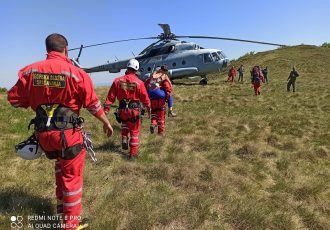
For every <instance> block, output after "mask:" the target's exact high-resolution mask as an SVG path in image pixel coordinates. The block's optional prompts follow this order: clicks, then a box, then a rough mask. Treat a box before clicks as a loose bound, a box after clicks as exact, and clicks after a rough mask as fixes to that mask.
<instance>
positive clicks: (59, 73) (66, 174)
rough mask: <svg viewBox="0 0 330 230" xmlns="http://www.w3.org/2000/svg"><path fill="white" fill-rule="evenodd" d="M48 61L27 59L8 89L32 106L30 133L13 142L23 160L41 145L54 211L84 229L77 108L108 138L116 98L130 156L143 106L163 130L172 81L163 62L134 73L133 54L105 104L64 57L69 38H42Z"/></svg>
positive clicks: (15, 101)
mask: <svg viewBox="0 0 330 230" xmlns="http://www.w3.org/2000/svg"><path fill="white" fill-rule="evenodd" d="M45 43H46V50H47V58H46V60H43V61H39V62H36V63H33V64H30V65H28V66H26V67H24V68H23V69H21V70H20V71H19V73H18V75H19V79H18V81H17V83H16V84H15V85H14V86H13V87H12V88H11V89H10V90H9V91H8V101H9V102H10V104H11V105H12V106H14V107H23V108H28V107H31V108H32V110H33V111H35V118H34V119H32V120H31V122H30V124H29V127H30V126H31V125H34V133H33V135H32V136H31V137H30V138H29V139H28V140H27V141H25V142H22V143H20V144H19V145H17V146H16V150H17V153H18V154H19V155H20V156H21V157H22V158H24V159H36V158H37V157H39V156H40V155H38V154H37V153H39V152H40V151H39V150H40V148H41V149H42V150H43V152H44V153H45V155H46V157H47V158H49V159H54V160H55V178H56V180H55V182H56V189H55V195H56V198H57V213H58V214H59V215H60V216H62V217H63V218H62V220H63V223H62V228H63V229H70V230H71V229H72V230H73V229H75V230H76V229H78V230H80V229H84V228H86V227H88V223H87V222H86V221H81V218H80V212H81V198H82V188H83V170H84V162H85V156H86V152H87V151H86V149H88V148H90V146H89V144H88V143H90V142H89V141H90V140H89V139H88V135H86V133H85V132H84V130H83V129H82V126H83V123H84V119H83V118H81V117H80V116H79V113H80V109H81V108H82V107H83V108H86V109H87V110H88V111H89V112H90V113H91V114H92V115H93V116H94V117H95V118H97V119H98V120H100V121H101V122H102V124H103V130H104V132H105V134H106V135H107V136H108V137H111V136H112V134H113V128H112V125H111V124H110V122H109V120H108V118H107V114H108V113H109V111H110V106H111V105H112V104H113V103H114V102H115V100H116V99H117V100H118V101H119V107H118V109H117V110H116V112H115V114H116V119H117V121H119V122H120V123H121V137H122V148H123V149H128V148H129V147H130V149H129V158H130V159H136V158H137V157H138V148H139V133H140V128H141V115H142V112H143V110H145V111H146V112H147V113H148V114H149V118H151V122H150V132H151V133H154V132H156V129H157V133H158V134H159V135H162V136H163V135H165V114H166V103H167V104H168V107H169V111H168V116H172V117H173V116H175V113H174V112H173V110H172V106H173V97H172V84H171V81H170V79H169V75H168V70H167V67H166V66H162V67H160V68H158V69H156V71H155V72H154V73H153V74H152V75H151V76H150V77H149V78H148V79H147V80H146V81H145V82H142V81H141V80H140V79H139V78H138V75H137V71H138V69H139V62H138V61H137V60H136V59H131V60H130V61H129V62H128V64H127V71H126V73H125V75H124V76H121V77H118V78H116V79H115V80H114V82H113V84H112V86H111V88H110V90H109V92H108V95H107V97H106V101H105V104H104V107H102V103H101V102H100V100H99V99H98V97H97V95H96V93H95V91H94V88H93V84H92V81H91V79H90V77H89V76H88V75H87V73H86V72H85V71H84V70H82V69H80V68H78V67H76V66H75V65H73V63H72V62H71V60H70V59H69V58H68V41H67V39H66V38H65V37H64V36H63V35H61V34H56V33H55V34H51V35H49V36H48V37H47V38H46V41H45Z"/></svg>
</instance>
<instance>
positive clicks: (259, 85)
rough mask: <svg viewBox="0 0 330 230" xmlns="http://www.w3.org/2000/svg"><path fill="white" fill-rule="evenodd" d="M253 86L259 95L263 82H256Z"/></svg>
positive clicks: (255, 92)
mask: <svg viewBox="0 0 330 230" xmlns="http://www.w3.org/2000/svg"><path fill="white" fill-rule="evenodd" d="M253 88H254V94H255V95H259V94H260V92H261V84H260V83H254V84H253Z"/></svg>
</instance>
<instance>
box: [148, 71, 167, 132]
mask: <svg viewBox="0 0 330 230" xmlns="http://www.w3.org/2000/svg"><path fill="white" fill-rule="evenodd" d="M144 84H145V86H146V88H147V90H148V92H149V97H150V101H151V124H150V125H151V127H150V128H151V129H152V130H153V129H154V127H157V128H158V134H159V135H163V134H165V114H166V101H168V99H169V97H170V96H171V94H172V84H171V82H170V81H169V80H168V79H167V78H165V79H162V76H161V75H160V76H159V77H158V78H154V77H149V78H148V79H147V80H146V81H145V83H144ZM157 88H158V89H160V90H162V91H165V95H164V96H159V97H157V96H155V97H153V96H151V93H152V91H155V90H157Z"/></svg>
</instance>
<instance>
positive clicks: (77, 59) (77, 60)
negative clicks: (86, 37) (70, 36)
mask: <svg viewBox="0 0 330 230" xmlns="http://www.w3.org/2000/svg"><path fill="white" fill-rule="evenodd" d="M83 48H84V46H83V45H81V46H80V49H79V54H78V57H77V58H76V62H78V63H79V58H80V55H81V52H82V49H83Z"/></svg>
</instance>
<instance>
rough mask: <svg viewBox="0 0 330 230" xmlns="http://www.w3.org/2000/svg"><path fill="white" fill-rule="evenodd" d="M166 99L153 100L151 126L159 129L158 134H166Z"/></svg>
mask: <svg viewBox="0 0 330 230" xmlns="http://www.w3.org/2000/svg"><path fill="white" fill-rule="evenodd" d="M165 103H166V101H165V99H153V100H151V125H152V126H154V127H157V128H158V134H160V135H162V134H164V133H165V114H166V109H165V108H166V106H165Z"/></svg>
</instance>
